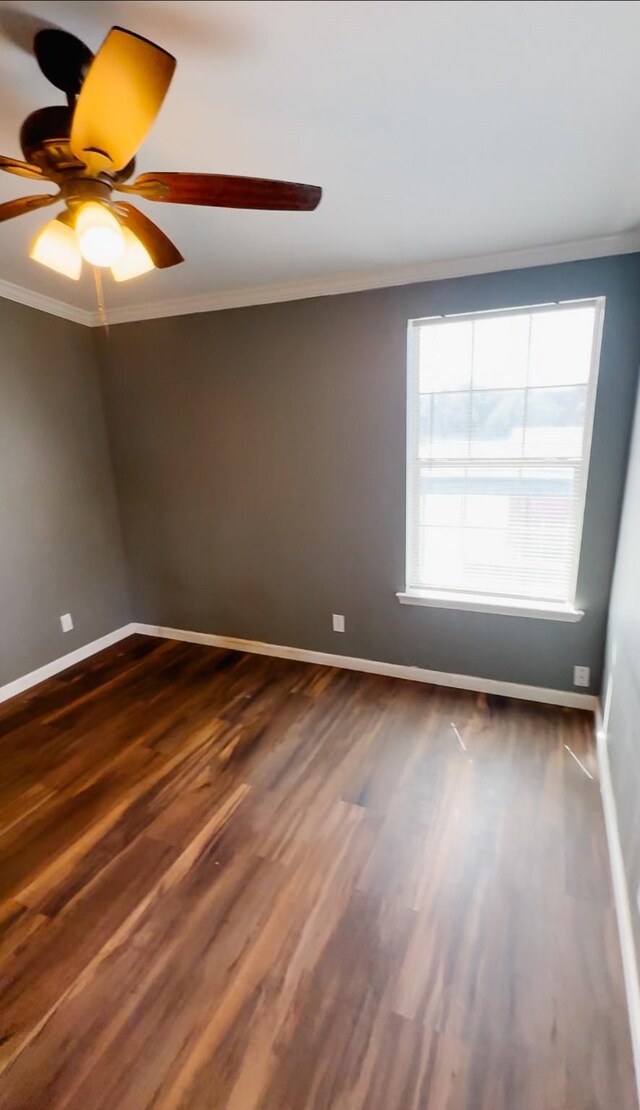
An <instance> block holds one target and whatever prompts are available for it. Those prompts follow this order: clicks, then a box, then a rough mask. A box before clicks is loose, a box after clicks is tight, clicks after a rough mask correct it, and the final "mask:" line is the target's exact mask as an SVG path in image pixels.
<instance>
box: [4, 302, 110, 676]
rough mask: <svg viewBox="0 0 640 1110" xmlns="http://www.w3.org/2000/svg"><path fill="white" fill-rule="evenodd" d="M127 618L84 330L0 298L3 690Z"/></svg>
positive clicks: (98, 402)
mask: <svg viewBox="0 0 640 1110" xmlns="http://www.w3.org/2000/svg"><path fill="white" fill-rule="evenodd" d="M68 612H70V613H71V614H72V616H73V618H74V621H75V629H74V630H73V631H72V632H69V633H66V634H63V633H62V631H61V628H60V622H59V617H60V614H61V613H68ZM128 620H130V617H129V604H128V598H127V591H126V586H125V570H124V561H123V551H122V541H121V534H120V525H119V520H118V511H117V504H116V496H115V487H114V483H113V474H112V466H111V460H110V456H109V451H108V442H107V436H106V428H105V422H104V410H103V405H102V398H101V394H100V386H99V380H98V373H97V367H96V363H95V358H94V350H93V340H92V337H91V333H90V331H89V329H88V328H83V327H81V326H80V325H78V324H72V323H69V322H68V321H66V320H61V319H58V318H57V317H55V316H50V315H47V314H45V313H43V312H37V311H36V310H35V309H32V308H26V307H24V306H23V305H19V304H14V303H13V302H12V301H7V300H0V685H2V684H3V683H5V682H10V681H11V680H12V679H14V678H17V677H19V676H20V675H23V674H26V673H27V672H29V671H31V670H34V669H35V668H36V667H40V666H42V665H43V664H44V663H48V662H50V661H51V660H52V659H55V658H57V657H58V656H60V655H64V654H66V653H67V652H69V651H73V650H74V649H75V648H77V647H80V646H81V645H83V644H85V643H88V642H89V641H91V640H94V639H96V638H97V637H98V636H102V635H104V634H105V633H107V632H111V631H112V630H113V629H114V628H118V627H120V626H121V625H122V624H124V623H126V621H128Z"/></svg>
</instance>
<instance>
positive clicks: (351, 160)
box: [0, 0, 640, 315]
mask: <svg viewBox="0 0 640 1110" xmlns="http://www.w3.org/2000/svg"><path fill="white" fill-rule="evenodd" d="M16 12H18V14H20V12H26V13H32V14H35V15H38V16H40V17H43V18H45V19H46V20H48V21H50V22H53V23H57V24H58V25H60V26H62V27H65V28H66V29H68V30H70V31H72V32H74V34H76V35H78V36H79V37H80V38H82V39H84V40H85V41H86V42H87V44H88V45H89V46H90V47H92V48H93V49H95V48H96V47H97V46H98V45H99V43H100V41H101V40H102V38H103V37H104V34H105V33H106V31H107V30H108V28H109V27H110V26H111V25H113V24H119V25H121V26H125V27H128V28H130V29H132V30H135V31H138V32H140V33H142V34H144V35H146V36H147V37H149V38H151V39H153V40H155V41H156V42H158V43H159V44H160V45H162V46H164V47H166V48H167V49H169V50H170V51H171V52H172V53H174V54H175V55H176V56H177V58H178V68H177V71H176V76H175V78H174V81H173V84H172V86H171V89H170V92H169V95H168V97H167V100H166V102H165V105H164V107H163V109H162V112H161V114H160V116H159V117H158V119H157V121H156V124H155V127H154V130H153V132H152V133H151V135H150V136H149V138H148V140H147V142H146V143H145V145H144V147H143V149H142V150H141V152H140V155H139V158H138V170H139V171H140V172H142V171H145V170H151V169H157V170H199V171H204V172H223V173H239V174H252V175H257V176H264V177H279V178H290V179H292V180H294V181H306V182H310V183H313V184H319V185H322V186H323V188H324V197H323V200H322V203H321V205H320V208H319V209H318V210H317V212H315V213H272V212H242V211H238V212H234V211H230V210H225V209H212V210H208V209H204V208H186V207H179V206H171V205H158V204H150V203H147V202H140V206H141V207H142V208H144V209H145V211H147V212H148V213H149V214H150V215H151V216H152V218H153V219H155V220H156V221H157V222H158V223H160V224H161V226H162V227H163V228H164V230H165V231H166V232H167V233H168V234H169V235H170V236H171V237H172V238H173V239H174V240H175V242H176V244H177V245H178V246H179V248H180V249H181V251H182V253H183V254H184V256H185V258H186V262H185V263H184V264H183V265H182V266H179V267H176V268H175V269H172V270H168V271H164V272H155V273H153V274H151V275H148V276H145V277H142V278H140V279H138V280H137V281H136V282H134V283H131V285H129V286H116V285H115V284H114V283H112V282H110V283H109V285H108V288H107V291H106V293H107V305H108V306H109V307H113V308H115V309H116V310H117V308H118V306H120V307H121V308H124V307H126V309H127V310H128V311H131V306H136V309H135V311H137V312H139V314H140V315H144V314H145V312H148V313H150V312H151V311H153V310H152V309H150V308H149V306H152V305H156V306H157V305H158V303H159V302H165V301H171V302H172V303H175V302H176V301H180V300H181V299H182V298H196V297H199V298H203V299H204V300H205V301H206V299H207V298H209V297H213V296H214V295H216V294H220V293H227V292H230V291H238V290H246V289H252V290H254V291H255V288H256V287H262V286H269V285H274V284H286V285H287V286H289V285H290V284H291V283H298V282H302V283H304V282H308V281H313V280H316V279H320V280H321V281H324V280H326V279H329V278H333V277H334V276H337V277H338V278H344V277H345V275H354V274H359V273H361V272H362V273H366V275H367V279H366V283H368V284H375V272H377V271H378V270H379V271H380V272H381V275H382V272H383V271H384V272H385V273H386V272H388V271H389V269H390V268H392V269H395V268H400V269H399V270H398V273H399V275H401V272H402V268H405V267H417V268H418V269H419V267H421V266H422V265H423V264H429V263H433V262H434V261H437V260H447V259H459V258H469V257H472V256H477V255H486V254H494V253H497V252H505V251H517V250H521V249H522V248H528V247H540V246H544V245H546V244H556V243H566V242H574V241H583V240H589V239H592V238H594V237H600V236H609V235H618V234H620V233H627V232H633V231H636V230H637V227H638V225H640V144H639V143H638V134H639V130H640V127H639V125H640V67H639V59H640V4H639V3H635V2H631V3H612V2H609V0H605V2H602V3H600V2H587V3H574V2H554V0H551V2H517V3H508V2H497V3H485V2H471V3H466V2H460V3H421V2H413V3H408V2H391V0H389V2H350V0H345V2H340V0H329V2H324V0H315V2H313V0H312V2H296V0H292V2H282V0H257V2H255V0H240V2H236V3H227V2H215V3H206V2H202V0H200V2H195V3H172V2H163V3H154V2H149V0H145V2H122V3H120V2H116V3H106V2H98V0H91V2H87V3H84V2H71V3H69V2H67V3H64V2H60V3H58V2H55V0H53V2H47V3H38V2H35V3H2V2H0V105H1V109H0V110H1V116H0V152H2V153H3V154H7V155H17V156H19V155H20V150H19V145H18V130H19V127H20V123H21V121H22V120H23V119H24V117H25V116H26V115H27V114H28V113H29V112H30V111H33V110H34V109H35V108H38V107H42V106H44V105H46V104H51V103H57V102H60V99H61V94H59V93H58V92H57V90H55V89H54V88H53V87H52V86H50V85H49V84H48V83H47V81H46V80H45V78H44V77H43V76H42V74H41V73H40V71H39V70H38V68H37V65H36V63H35V60H34V59H33V58H32V57H30V56H29V55H28V54H27V53H25V52H24V51H22V50H21V49H19V48H18V47H17V46H16V45H15V44H14V43H13V42H11V41H9V38H8V37H7V34H5V35H4V36H3V34H2V22H3V20H4V26H5V28H7V27H9V28H10V27H14V26H15V13H16ZM12 33H13V34H14V36H15V31H13V32H12ZM25 187H26V189H25ZM40 189H41V187H40V186H39V185H37V184H34V183H32V182H28V181H24V180H22V179H20V178H16V177H10V176H9V175H8V174H0V201H2V200H8V199H10V198H11V197H14V196H19V195H21V194H23V193H25V191H26V192H32V191H39V190H40ZM41 191H45V190H44V188H42V190H41ZM47 218H49V217H48V213H47V212H44V213H42V212H41V213H33V214H31V215H29V216H25V217H22V218H20V219H16V220H14V221H12V222H10V223H6V224H3V225H0V280H2V281H4V282H10V283H13V284H15V285H18V286H21V287H23V288H25V289H28V290H30V291H32V292H33V293H35V294H42V295H45V296H49V297H53V298H56V299H58V300H62V301H65V302H67V303H68V304H71V305H74V306H77V307H79V308H83V309H89V310H90V309H92V308H93V307H94V304H95V295H94V289H93V282H92V280H91V275H90V274H89V273H87V274H86V275H85V276H84V277H83V279H82V280H81V282H80V283H78V284H76V283H73V282H70V281H68V280H67V279H65V278H62V277H60V278H58V277H57V276H56V275H53V274H49V273H48V272H47V271H46V270H44V269H43V268H42V267H41V266H39V265H37V264H36V263H34V262H31V261H30V260H29V258H28V255H27V246H28V243H29V241H30V239H31V237H32V235H33V234H34V232H35V231H36V229H37V228H38V227H39V226H40V225H41V224H42V223H43V222H44V221H45V220H46V219H47ZM363 284H365V281H363ZM5 288H6V287H5ZM254 299H260V298H259V295H258V296H256V297H254Z"/></svg>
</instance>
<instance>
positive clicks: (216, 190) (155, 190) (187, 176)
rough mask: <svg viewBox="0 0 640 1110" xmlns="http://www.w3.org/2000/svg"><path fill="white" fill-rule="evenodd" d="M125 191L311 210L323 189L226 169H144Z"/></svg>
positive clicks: (177, 200)
mask: <svg viewBox="0 0 640 1110" xmlns="http://www.w3.org/2000/svg"><path fill="white" fill-rule="evenodd" d="M122 190H123V192H127V193H128V192H133V193H137V195H138V196H141V197H144V198H145V200H160V201H167V202H168V203H169V204H206V205H209V206H210V207H212V208H261V209H265V210H266V209H272V210H280V211H289V212H294V211H299V212H310V211H312V210H313V209H314V208H317V207H318V204H319V203H320V197H321V196H322V189H320V188H319V187H318V186H317V185H299V184H297V183H296V182H294V181H270V180H268V179H267V178H264V177H233V176H230V175H228V174H222V173H143V174H141V175H140V176H139V177H137V178H136V180H135V181H134V182H133V184H132V185H125V186H122Z"/></svg>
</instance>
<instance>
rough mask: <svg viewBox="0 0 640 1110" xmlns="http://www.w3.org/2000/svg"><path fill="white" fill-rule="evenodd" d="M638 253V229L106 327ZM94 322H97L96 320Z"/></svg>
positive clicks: (168, 307) (242, 292)
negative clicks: (164, 317) (165, 317)
mask: <svg viewBox="0 0 640 1110" xmlns="http://www.w3.org/2000/svg"><path fill="white" fill-rule="evenodd" d="M635 251H640V231H636V232H629V233H625V234H622V235H605V236H600V237H599V238H596V239H583V240H581V241H578V242H570V243H554V244H551V245H548V246H543V247H526V248H525V249H523V250H517V251H503V252H501V253H499V254H485V255H476V256H474V257H470V258H459V259H451V260H447V261H438V262H426V263H421V264H418V265H414V266H397V267H393V268H386V269H376V270H365V271H360V272H357V273H350V274H334V275H332V276H329V277H323V278H309V279H307V280H302V281H297V282H284V283H282V284H279V285H260V286H255V287H253V288H246V289H235V290H232V291H230V292H225V293H205V294H202V295H200V296H196V297H182V298H180V297H176V298H175V299H174V300H167V301H158V302H156V303H155V304H148V305H126V306H125V307H123V308H114V309H111V310H109V309H107V318H108V321H109V323H110V324H126V323H132V322H134V321H136V320H156V319H159V318H160V317H163V316H183V315H187V314H189V313H195V312H219V311H221V310H223V309H228V308H247V307H249V306H250V305H261V304H276V303H278V302H282V301H297V300H304V299H307V298H309V297H329V296H336V295H338V294H340V293H362V292H364V291H366V290H368V289H386V288H389V287H392V286H394V285H414V284H417V283H419V282H423V281H439V280H442V279H443V278H456V277H468V276H471V275H473V274H488V273H496V272H497V271H499V270H519V269H526V268H527V267H530V266H547V265H551V264H554V263H558V262H578V261H581V260H584V259H588V258H605V257H606V256H607V255H616V254H632V253H634V252H635ZM94 322H95V324H99V323H100V321H99V320H98V318H97V314H96V317H95V321H94Z"/></svg>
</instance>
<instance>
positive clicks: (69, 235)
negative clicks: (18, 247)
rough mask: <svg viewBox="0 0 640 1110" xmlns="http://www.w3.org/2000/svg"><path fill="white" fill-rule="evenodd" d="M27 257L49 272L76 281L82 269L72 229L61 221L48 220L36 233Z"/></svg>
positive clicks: (80, 257)
mask: <svg viewBox="0 0 640 1110" xmlns="http://www.w3.org/2000/svg"><path fill="white" fill-rule="evenodd" d="M29 256H30V257H31V258H33V260H34V262H41V263H42V265H43V266H48V267H49V269H50V270H55V271H56V273H58V274H64V276H65V277H68V278H72V280H73V281H77V280H78V278H79V277H80V271H81V269H82V255H81V254H80V251H79V249H78V243H77V241H76V236H75V232H74V230H73V228H71V227H68V226H67V224H65V223H62V221H61V220H58V219H56V220H49V223H47V224H45V225H44V227H43V228H42V230H41V231H39V232H38V234H37V235H36V237H35V239H34V240H33V243H32V244H31V249H30V251H29Z"/></svg>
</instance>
